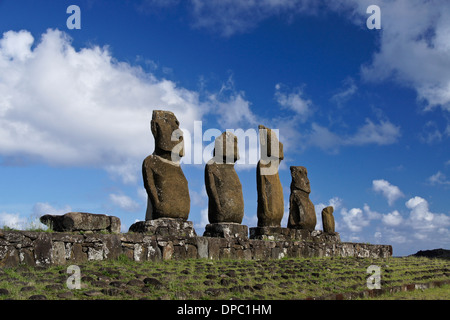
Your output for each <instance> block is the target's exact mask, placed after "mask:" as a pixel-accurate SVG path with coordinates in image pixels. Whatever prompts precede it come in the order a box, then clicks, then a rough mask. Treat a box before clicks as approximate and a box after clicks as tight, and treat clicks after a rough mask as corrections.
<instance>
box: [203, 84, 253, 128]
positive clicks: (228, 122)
mask: <svg viewBox="0 0 450 320" xmlns="http://www.w3.org/2000/svg"><path fill="white" fill-rule="evenodd" d="M250 106H251V103H250V101H248V100H246V99H245V93H244V92H242V91H241V92H238V91H237V90H236V89H235V84H234V80H233V75H230V76H229V77H228V80H227V81H226V82H225V83H223V84H222V87H221V89H220V90H219V92H218V93H213V94H209V95H208V108H210V109H211V111H212V112H213V113H215V114H216V115H217V116H218V122H219V124H220V125H221V126H222V127H223V128H224V129H233V128H239V127H242V126H249V125H250V126H256V125H258V119H257V116H256V115H255V114H254V113H253V112H252V110H251V108H250Z"/></svg>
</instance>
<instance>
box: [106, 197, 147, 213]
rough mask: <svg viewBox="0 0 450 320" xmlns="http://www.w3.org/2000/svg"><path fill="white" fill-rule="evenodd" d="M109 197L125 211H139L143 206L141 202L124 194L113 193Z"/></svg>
mask: <svg viewBox="0 0 450 320" xmlns="http://www.w3.org/2000/svg"><path fill="white" fill-rule="evenodd" d="M109 199H110V200H111V202H112V203H113V204H114V205H117V206H118V207H119V208H121V209H123V210H125V211H137V210H139V209H140V207H141V206H140V205H139V203H137V202H136V201H134V200H133V199H131V198H130V197H129V196H127V195H124V194H114V193H111V194H110V195H109Z"/></svg>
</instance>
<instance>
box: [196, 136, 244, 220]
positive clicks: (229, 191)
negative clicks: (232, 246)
mask: <svg viewBox="0 0 450 320" xmlns="http://www.w3.org/2000/svg"><path fill="white" fill-rule="evenodd" d="M224 141H225V142H224ZM228 141H231V142H228ZM227 144H228V146H229V149H228V151H227V150H226V145H227ZM221 150H222V151H221ZM227 155H228V156H229V157H228V160H227ZM237 159H239V152H238V149H237V138H236V137H235V136H234V135H232V134H230V133H223V134H222V135H221V136H220V137H218V138H217V139H216V142H215V149H214V158H213V159H211V160H210V161H208V163H207V164H206V166H205V187H206V192H207V194H208V219H209V222H210V223H220V222H229V223H230V222H231V223H241V222H242V219H243V217H244V196H243V194H242V185H241V182H240V180H239V177H238V175H237V173H236V170H235V169H234V163H235V161H236V160H237Z"/></svg>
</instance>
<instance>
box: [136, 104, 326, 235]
mask: <svg viewBox="0 0 450 320" xmlns="http://www.w3.org/2000/svg"><path fill="white" fill-rule="evenodd" d="M151 131H152V133H153V136H154V138H155V151H154V153H153V154H152V155H150V156H148V157H147V158H146V159H145V160H144V162H143V166H142V174H143V178H144V186H145V189H146V191H147V194H148V205H147V213H146V220H153V219H158V218H181V219H183V220H187V219H188V216H189V211H190V197H189V189H188V182H187V180H186V177H185V176H184V174H183V171H182V169H181V167H180V162H179V159H180V157H182V156H184V141H183V135H182V131H181V130H180V129H179V122H178V120H177V118H176V117H175V115H174V114H173V113H172V112H170V111H162V110H154V111H153V115H152V120H151ZM259 134H260V142H261V158H260V161H259V162H258V164H257V174H256V177H257V190H258V207H257V216H258V227H280V225H281V220H282V218H283V214H284V200H283V188H282V186H281V182H280V178H279V175H278V166H279V164H280V161H281V160H283V158H284V154H283V144H282V143H281V142H279V141H278V139H277V137H276V134H275V132H273V131H272V130H271V129H269V128H266V127H264V126H262V125H260V126H259ZM214 147H215V148H214V151H213V158H212V159H211V160H210V161H208V163H207V164H206V166H205V186H206V191H207V194H208V198H209V200H208V218H209V222H210V223H212V224H214V223H237V224H240V223H241V222H242V219H243V217H244V197H243V193H242V185H241V182H240V180H239V177H238V175H237V173H236V171H235V169H234V164H235V162H236V161H237V160H238V159H239V151H238V143H237V137H236V136H235V135H234V134H232V133H230V132H224V133H222V135H221V136H219V137H217V138H216V140H215V144H214ZM290 170H291V176H292V182H291V194H290V199H289V205H290V207H289V220H288V226H287V227H288V228H294V229H306V230H310V231H312V230H314V229H315V226H316V214H315V209H314V205H313V203H312V202H311V200H310V199H309V194H310V192H311V188H310V184H309V179H308V176H307V170H306V168H305V167H300V166H292V167H290ZM332 213H333V208H332V207H327V208H325V209H324V211H323V212H322V221H323V226H324V231H325V232H334V218H333V215H332Z"/></svg>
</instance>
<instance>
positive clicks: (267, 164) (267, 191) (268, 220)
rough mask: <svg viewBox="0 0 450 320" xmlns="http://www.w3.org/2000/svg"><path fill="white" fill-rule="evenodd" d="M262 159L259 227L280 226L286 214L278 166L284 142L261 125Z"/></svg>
mask: <svg viewBox="0 0 450 320" xmlns="http://www.w3.org/2000/svg"><path fill="white" fill-rule="evenodd" d="M259 134H260V141H261V160H260V161H259V162H258V164H257V167H256V187H257V191H258V207H257V215H258V227H280V226H281V220H282V219H283V214H284V200H283V187H282V185H281V182H280V177H279V175H278V168H279V165H280V162H281V160H282V159H283V158H284V156H283V144H282V143H280V142H279V141H278V139H277V137H276V135H275V133H274V132H272V130H271V129H269V128H266V127H264V126H259Z"/></svg>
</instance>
